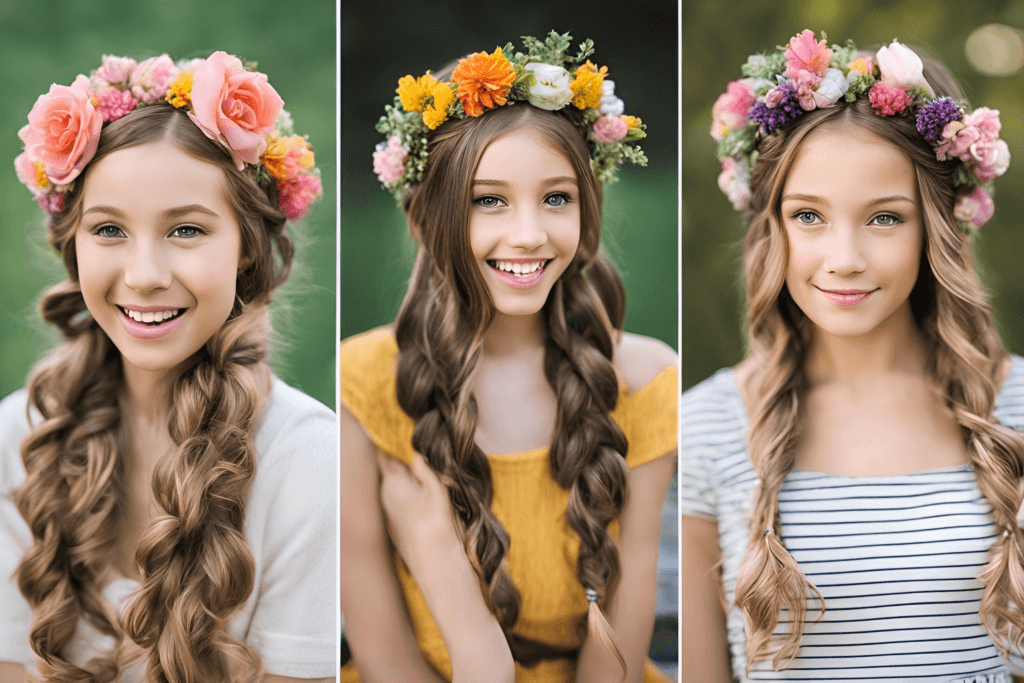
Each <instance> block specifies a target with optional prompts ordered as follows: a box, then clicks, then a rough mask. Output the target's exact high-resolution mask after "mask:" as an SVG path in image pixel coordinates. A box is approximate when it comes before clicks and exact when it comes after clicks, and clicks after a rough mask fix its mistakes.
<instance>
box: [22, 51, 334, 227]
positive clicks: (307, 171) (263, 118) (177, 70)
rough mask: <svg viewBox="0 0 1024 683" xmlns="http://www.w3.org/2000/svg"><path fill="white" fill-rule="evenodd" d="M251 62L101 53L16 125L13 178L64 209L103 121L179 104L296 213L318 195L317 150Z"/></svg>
mask: <svg viewBox="0 0 1024 683" xmlns="http://www.w3.org/2000/svg"><path fill="white" fill-rule="evenodd" d="M255 67H256V65H255V64H254V63H250V64H246V65H243V64H242V62H241V60H239V59H238V57H233V56H232V55H229V54H227V53H225V52H214V53H213V54H212V55H210V56H209V57H207V58H206V59H193V60H183V61H180V62H177V63H175V62H174V61H172V60H171V58H170V57H168V56H167V55H166V54H163V55H160V56H159V57H152V58H150V59H147V60H145V61H142V62H138V63H136V61H135V60H134V59H129V58H128V57H115V56H113V55H104V56H103V62H102V64H101V65H100V67H99V68H98V69H96V70H95V71H93V72H92V76H91V77H89V78H86V77H85V76H82V75H79V76H78V77H77V78H76V79H75V82H74V83H72V84H71V85H70V86H64V85H57V84H56V83H55V84H53V85H51V86H50V91H49V92H48V93H46V94H45V95H40V96H39V99H38V100H36V103H35V105H34V106H33V107H32V111H31V112H29V115H28V125H27V126H25V127H24V128H22V129H21V130H20V131H18V137H20V138H21V140H22V142H23V143H24V144H25V151H24V152H23V153H22V154H20V155H18V157H17V158H16V159H15V160H14V168H15V170H16V171H17V173H18V179H19V180H21V182H23V183H24V184H25V185H26V186H27V187H28V189H29V190H31V192H32V194H33V195H35V198H36V201H37V202H38V203H39V206H41V207H42V208H43V209H44V210H46V211H50V212H53V213H57V212H60V211H61V210H62V209H63V207H64V193H65V192H67V191H68V190H69V189H70V187H71V184H72V183H73V182H74V180H75V178H77V177H78V176H79V174H81V172H82V169H84V168H85V166H86V164H88V163H89V162H90V161H91V160H92V158H93V156H94V155H95V154H96V148H97V146H98V145H99V138H100V131H101V130H102V129H103V126H104V124H106V123H109V122H111V121H116V120H117V119H119V118H121V117H122V116H126V115H127V114H129V113H131V112H133V111H135V110H136V109H138V108H140V107H145V106H148V105H151V104H154V103H156V102H164V101H166V102H169V103H170V104H171V105H172V106H174V107H177V108H178V109H184V110H185V111H186V112H188V116H189V118H190V119H192V121H193V122H195V124H196V125H197V126H199V129H200V130H201V131H203V133H205V134H206V137H208V138H210V139H211V140H214V141H215V142H218V143H220V144H221V145H223V146H224V147H225V148H226V149H227V150H228V152H229V153H230V154H231V159H232V160H233V161H234V162H235V164H236V165H237V166H238V169H239V170H243V169H244V168H245V166H246V165H249V166H252V167H254V173H255V176H256V177H257V179H259V178H261V177H266V176H268V175H269V176H270V177H272V178H273V179H274V181H275V182H276V184H277V189H278V191H279V193H280V209H281V212H282V213H283V214H284V215H285V216H286V217H288V218H289V219H291V220H297V219H300V218H302V217H303V216H304V215H305V214H306V212H307V211H308V210H309V207H310V206H311V205H312V204H313V202H314V201H316V199H317V198H318V197H319V196H320V195H321V194H322V192H323V187H322V185H321V182H320V171H319V169H317V168H315V159H314V156H313V148H312V147H311V146H310V144H309V142H308V140H306V138H304V137H302V136H299V135H295V134H294V132H293V131H292V120H291V117H290V116H289V115H288V112H286V111H284V109H283V108H282V107H283V106H284V102H283V101H282V100H281V98H280V96H278V94H277V91H276V90H274V88H273V87H271V85H270V84H269V83H267V77H266V75H265V74H262V73H260V72H258V71H256V70H255Z"/></svg>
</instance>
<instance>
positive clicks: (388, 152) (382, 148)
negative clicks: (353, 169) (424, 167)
mask: <svg viewBox="0 0 1024 683" xmlns="http://www.w3.org/2000/svg"><path fill="white" fill-rule="evenodd" d="M408 155H409V153H408V151H407V150H406V149H405V147H403V146H402V141H401V140H399V139H398V136H396V135H392V136H391V137H389V138H388V141H387V143H383V142H382V143H380V144H379V145H377V149H376V151H375V152H374V153H373V172H374V173H376V174H377V178H379V179H380V181H381V182H382V183H384V184H385V185H387V184H388V183H392V182H394V181H396V180H398V179H399V178H401V177H402V174H403V173H405V159H406V157H407V156H408Z"/></svg>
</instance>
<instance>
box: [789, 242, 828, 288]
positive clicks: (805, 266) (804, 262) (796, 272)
mask: <svg viewBox="0 0 1024 683" xmlns="http://www.w3.org/2000/svg"><path fill="white" fill-rule="evenodd" d="M787 242H788V243H789V247H788V248H789V257H788V258H787V264H786V282H787V283H797V282H803V281H804V280H806V279H807V278H808V277H810V276H811V275H812V274H813V273H814V272H815V270H817V268H818V266H819V264H820V263H821V254H820V253H819V252H818V249H817V248H816V247H815V246H814V244H813V242H811V241H810V240H806V239H800V238H799V237H797V238H796V239H794V237H793V236H792V235H790V236H789V239H788V240H787Z"/></svg>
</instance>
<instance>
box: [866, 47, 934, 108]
mask: <svg viewBox="0 0 1024 683" xmlns="http://www.w3.org/2000/svg"><path fill="white" fill-rule="evenodd" d="M875 61H876V62H877V63H878V70H879V72H880V73H881V74H882V82H884V83H888V84H889V85H892V86H895V87H897V88H901V89H903V90H907V89H909V88H912V87H914V86H915V85H919V86H921V87H922V88H924V90H925V91H926V92H927V93H928V94H929V95H931V96H932V97H934V96H935V92H934V91H933V90H932V87H931V86H930V85H928V81H926V80H924V65H923V64H922V63H921V58H920V57H918V56H917V55H916V54H915V53H914V51H913V50H911V49H910V48H909V47H907V46H906V45H900V43H899V41H896V40H894V41H892V44H891V45H890V46H889V47H883V48H881V49H880V50H879V51H878V54H877V55H875Z"/></svg>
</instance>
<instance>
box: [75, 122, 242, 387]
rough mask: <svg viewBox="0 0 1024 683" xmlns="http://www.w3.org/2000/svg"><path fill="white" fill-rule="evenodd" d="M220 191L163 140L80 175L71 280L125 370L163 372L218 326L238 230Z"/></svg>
mask: <svg viewBox="0 0 1024 683" xmlns="http://www.w3.org/2000/svg"><path fill="white" fill-rule="evenodd" d="M225 186H226V182H225V179H224V171H223V170H222V169H220V168H219V167H218V166H215V165H214V164H211V163H209V162H206V161H202V160H199V159H197V158H195V157H193V156H191V155H189V154H187V153H186V152H184V151H182V150H180V149H179V148H178V147H176V146H175V145H174V144H172V143H171V142H169V141H167V140H162V141H159V142H153V143H148V144H144V145H138V146H135V147H129V148H126V149H121V150H118V151H115V152H112V153H110V154H109V155H107V156H105V157H104V158H102V159H100V160H99V161H97V162H96V163H95V165H94V166H93V167H92V168H91V169H90V170H89V174H88V176H87V177H86V180H85V184H84V186H83V188H82V192H83V196H82V218H81V220H80V221H79V224H78V226H77V228H76V231H75V249H76V252H77V257H78V276H79V281H80V282H81V287H82V294H83V296H84V298H85V304H86V306H87V307H88V308H89V312H90V313H91V314H92V316H93V318H95V320H96V322H97V323H98V324H99V326H100V327H101V328H103V331H104V332H106V333H107V335H108V336H109V337H110V339H111V340H112V341H113V342H114V344H115V345H116V346H117V348H118V350H120V352H121V355H122V356H123V358H124V360H125V362H126V363H128V364H131V365H134V366H136V367H137V368H139V369H142V370H148V371H166V370H170V369H171V368H173V367H175V366H177V365H178V364H180V363H181V362H182V361H184V360H186V359H187V358H189V357H190V356H191V355H192V354H194V353H195V352H196V351H198V350H199V349H200V348H201V347H202V346H203V344H205V343H206V342H207V341H208V340H209V339H210V337H212V336H213V335H214V333H216V332H217V330H219V329H220V328H221V326H222V325H223V324H224V321H225V320H227V317H228V315H229V314H230V312H231V307H232V304H233V303H234V298H235V278H236V275H237V273H238V265H239V254H240V249H241V231H240V229H239V226H238V221H237V220H236V218H235V214H234V211H233V210H232V208H231V206H230V204H229V203H228V199H227V194H226V191H225Z"/></svg>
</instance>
